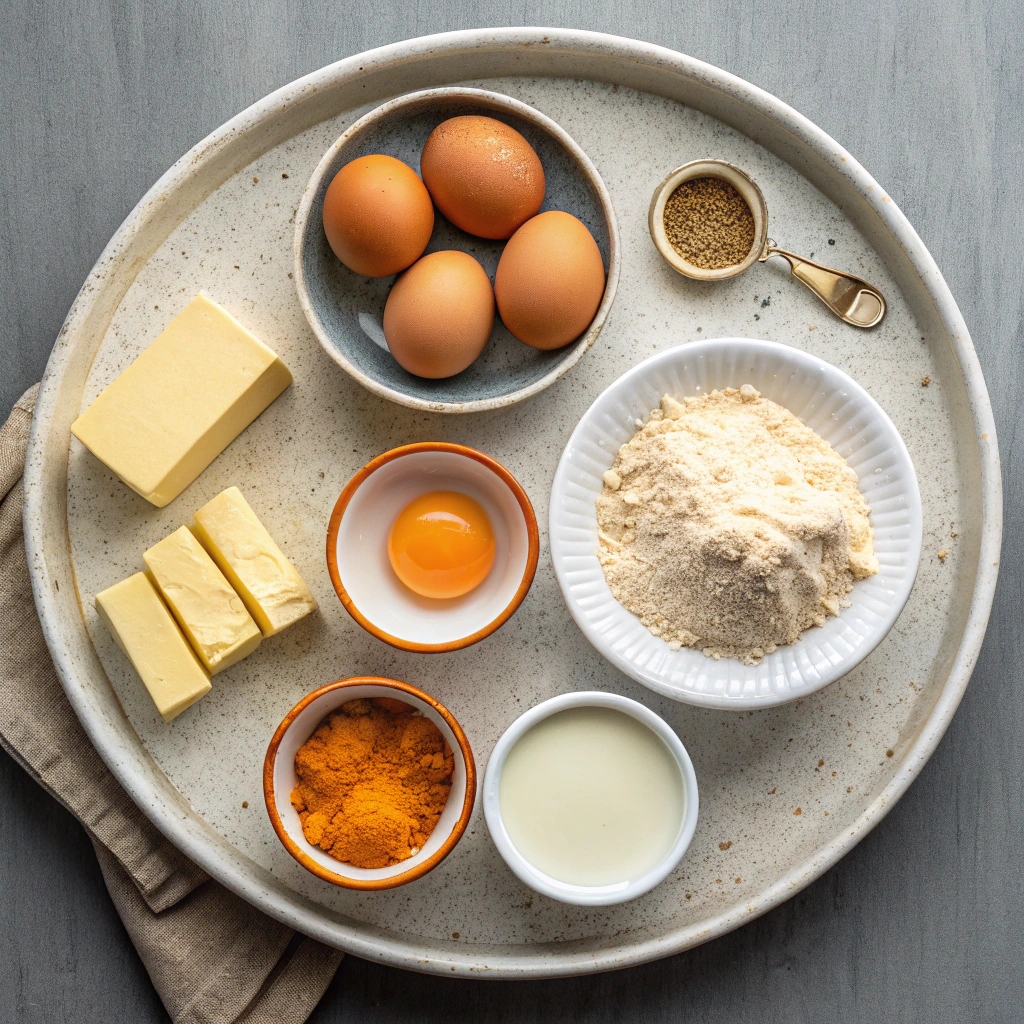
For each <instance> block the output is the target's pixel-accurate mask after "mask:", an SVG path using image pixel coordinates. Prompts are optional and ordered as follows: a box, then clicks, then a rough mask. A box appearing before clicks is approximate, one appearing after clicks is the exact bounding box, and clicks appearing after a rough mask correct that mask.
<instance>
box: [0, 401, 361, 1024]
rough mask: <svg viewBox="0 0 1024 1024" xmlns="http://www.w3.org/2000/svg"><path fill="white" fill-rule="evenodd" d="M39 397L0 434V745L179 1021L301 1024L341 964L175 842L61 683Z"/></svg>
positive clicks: (23, 404)
mask: <svg viewBox="0 0 1024 1024" xmlns="http://www.w3.org/2000/svg"><path fill="white" fill-rule="evenodd" d="M36 391H37V387H34V388H31V389H30V390H29V391H27V392H26V393H25V394H24V395H23V396H22V397H21V399H20V400H19V401H18V403H17V404H16V405H15V407H14V409H13V411H12V412H11V415H10V418H9V419H8V420H7V422H6V423H5V424H4V425H3V427H0V638H2V643H0V744H2V745H3V747H4V749H5V750H6V751H7V752H8V753H9V754H10V755H11V757H13V758H14V759H15V760H16V761H17V762H18V763H19V764H20V765H21V766H22V767H23V768H24V769H25V771H27V772H28V773H29V775H31V776H32V778H34V779H35V780H36V782H38V783H39V784H40V785H41V786H42V787H43V789H45V790H46V791H47V792H48V793H49V794H50V795H51V796H53V797H55V798H56V799H57V800H59V801H60V802H61V803H62V804H63V805H64V806H65V807H66V808H67V809H68V810H69V811H71V813H72V814H73V815H74V816H75V817H76V818H77V819H78V820H79V821H80V822H81V823H82V825H83V826H84V827H85V829H86V830H87V831H88V833H89V835H90V837H91V838H92V842H93V846H94V847H95V849H96V856H97V858H98V860H99V864H100V869H101V870H102V872H103V878H104V879H105V881H106V883H107V889H108V890H109V892H110V896H111V898H112V899H113V901H114V906H115V907H116V908H117V912H118V914H120V916H121V920H122V921H123V922H124V925H125V928H127V929H128V934H129V936H130V937H131V940H132V942H133V943H134V944H135V948H136V949H137V950H138V951H139V955H140V956H141V957H142V962H143V963H144V964H145V965H146V970H147V971H148V972H149V976H150V978H152V980H153V984H154V986H156V990H157V992H158V993H159V995H160V998H161V999H162V1000H163V1003H164V1006H166V1007H167V1012H168V1013H169V1014H170V1015H171V1018H172V1019H173V1020H174V1021H175V1024H235V1022H238V1024H302V1022H303V1021H305V1020H306V1018H307V1017H308V1016H309V1015H310V1013H311V1012H312V1011H313V1008H314V1007H315V1006H316V1004H317V1003H318V1002H319V1000H320V997H321V996H322V995H323V993H324V991H325V990H326V988H327V986H328V984H329V983H330V981H331V979H332V978H333V977H334V973H335V971H336V970H337V969H338V964H340V963H341V958H342V955H343V954H342V953H341V952H339V951H338V950H336V949H332V948H330V947H329V946H325V945H323V944H322V943H320V942H316V941H315V940H313V939H310V938H307V937H305V936H303V935H299V934H297V933H296V932H294V931H293V930H292V929H291V928H287V927H285V926H284V925H282V924H278V923H277V922H276V921H274V920H272V919H271V918H269V917H267V916H266V915H264V914H262V913H260V911H258V910H256V909H255V908H254V907H251V906H250V905H249V904H248V903H246V902H245V901H244V900H242V899H239V897H237V896H235V895H234V894H232V893H230V892H229V891H228V890H227V889H225V888H224V887H223V886H221V885H219V884H218V883H217V882H215V881H213V880H212V879H211V878H209V877H208V876H207V875H206V874H205V873H204V872H203V871H202V870H201V869H200V868H199V867H197V866H196V865H195V864H193V863H192V862H191V861H190V860H188V858H187V857H185V856H184V855H183V854H181V853H180V852H179V851H178V850H177V849H176V848H175V847H174V846H172V845H171V844H170V843H169V842H168V841H167V840H166V839H164V837H163V836H162V835H161V834H160V832H158V831H157V829H156V828H155V827H154V826H153V825H152V824H151V823H150V821H149V819H148V818H146V816H145V815H144V814H143V813H142V812H141V811H140V810H139V809H138V808H137V807H136V806H135V804H133V803H132V802H131V800H130V799H129V798H128V795H127V794H126V793H125V792H124V790H123V789H122V788H121V786H120V784H119V783H118V782H117V780H116V779H115V778H114V777H113V775H111V774H110V772H109V770H108V769H107V767H106V765H105V764H104V763H103V761H102V760H101V759H100V756H99V754H97V753H96V750H95V748H94V747H93V746H92V744H91V743H90V742H89V739H88V737H87V736H86V734H85V731H84V730H83V729H82V726H81V725H80V723H79V721H78V719H77V718H76V717H75V713H74V711H73V710H72V709H71V705H70V704H69V703H68V700H67V698H66V697H65V695H64V690H63V689H62V688H61V685H60V682H59V680H58V679H57V673H56V671H55V670H54V667H53V662H52V660H51V659H50V653H49V651H48V650H47V649H46V642H45V641H44V640H43V632H42V629H41V627H40V625H39V619H38V617H37V615H36V609H35V605H34V604H33V601H32V590H31V586H30V584H29V576H28V565H27V563H26V561H25V544H24V539H23V536H22V527H21V509H22V497H23V492H22V482H21V477H22V471H23V469H24V464H25V450H26V447H27V445H28V434H29V427H30V425H31V422H32V410H33V408H34V407H35V399H36Z"/></svg>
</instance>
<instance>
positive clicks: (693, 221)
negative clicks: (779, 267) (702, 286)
mask: <svg viewBox="0 0 1024 1024" xmlns="http://www.w3.org/2000/svg"><path fill="white" fill-rule="evenodd" d="M664 222H665V235H666V237H667V238H668V241H669V244H670V245H671V246H672V248H673V249H675V251H676V252H677V253H679V255H680V256H682V258H683V259H684V260H686V261H687V263H692V264H693V266H695V267H699V268H700V269H701V270H722V269H724V268H725V267H734V266H736V264H737V263H742V262H743V261H744V260H745V259H746V258H747V256H749V255H750V250H751V247H752V246H753V244H754V215H753V214H752V213H751V211H750V207H749V206H748V205H747V202H746V200H745V199H744V198H743V196H741V195H740V194H739V192H737V191H736V189H735V188H734V187H733V186H732V185H730V184H729V182H727V181H723V180H722V179H721V178H712V177H705V178H691V179H690V180H689V181H684V182H683V183H682V184H680V185H679V187H678V188H677V189H676V190H675V191H674V192H673V193H672V195H670V196H669V197H668V201H667V202H666V203H665V213H664Z"/></svg>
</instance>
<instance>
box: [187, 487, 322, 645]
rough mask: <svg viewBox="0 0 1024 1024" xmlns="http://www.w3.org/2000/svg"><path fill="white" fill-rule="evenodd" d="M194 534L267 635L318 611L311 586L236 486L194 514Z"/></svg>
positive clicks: (223, 492)
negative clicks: (310, 589) (305, 581)
mask: <svg viewBox="0 0 1024 1024" xmlns="http://www.w3.org/2000/svg"><path fill="white" fill-rule="evenodd" d="M192 530H193V532H194V533H195V535H196V536H197V537H198V538H199V540H200V541H201V542H202V544H203V546H204V547H205V548H206V550H207V551H209V553H210V554H211V555H212V556H213V559H214V561H215V562H216V563H217V565H219V566H220V568H221V570H222V572H223V573H224V575H225V576H226V577H227V578H228V580H229V581H230V583H231V585H232V586H233V587H234V588H235V590H236V591H238V594H239V596H240V597H241V598H242V600H243V601H244V602H245V607H246V608H248V609H249V614H250V615H252V617H253V618H254V619H255V620H256V622H257V623H258V624H259V627H260V629H261V630H262V631H263V635H264V636H273V635H274V634H275V633H280V632H281V630H282V629H286V628H287V627H288V626H290V625H292V623H294V622H298V620H299V619H301V618H302V617H303V616H305V615H308V614H309V613H310V612H312V611H314V610H315V609H316V601H314V600H313V595H312V594H311V593H310V591H309V587H307V586H306V584H305V583H304V582H303V579H302V577H301V576H300V575H299V574H298V572H297V571H296V569H295V566H293V565H292V563H291V562H289V561H288V559H287V558H285V556H284V553H283V552H282V551H281V549H280V548H279V547H278V546H277V544H275V543H274V539H273V537H271V536H270V534H269V533H267V531H266V528H265V527H264V526H263V524H262V523H261V522H260V521H259V519H257V518H256V513H255V512H253V510H252V509H251V508H250V507H249V504H248V502H247V501H246V500H245V498H243V497H242V493H241V491H239V489H238V488H237V487H229V488H228V489H227V490H226V491H222V492H221V493H220V494H218V495H217V497H216V498H214V499H213V500H212V501H210V502H207V504H205V505H204V506H203V507H202V508H201V509H200V510H199V511H198V512H197V513H196V514H195V521H194V523H193V524H192Z"/></svg>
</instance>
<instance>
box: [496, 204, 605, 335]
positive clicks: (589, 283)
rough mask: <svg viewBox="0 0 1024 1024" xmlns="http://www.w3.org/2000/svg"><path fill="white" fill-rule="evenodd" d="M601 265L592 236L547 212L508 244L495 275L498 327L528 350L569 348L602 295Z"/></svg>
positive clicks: (568, 219) (570, 220)
mask: <svg viewBox="0 0 1024 1024" xmlns="http://www.w3.org/2000/svg"><path fill="white" fill-rule="evenodd" d="M604 281H605V277H604V262H603V261H602V259H601V251H600V250H599V249H598V247H597V242H595V241H594V236H593V235H592V234H591V233H590V232H589V231H588V230H587V228H586V226H585V225H584V224H583V223H582V222H581V221H579V220H577V219H576V218H575V217H573V216H572V214H569V213H563V212H562V211H561V210H549V211H548V212H547V213H542V214H539V215H538V216H536V217H534V218H533V219H532V220H528V221H527V222H526V223H525V224H524V225H523V226H522V227H521V228H520V229H519V230H518V231H517V232H516V233H515V234H514V235H513V236H512V237H511V238H510V239H509V242H508V245H506V246H505V251H504V252H503V253H502V254H501V260H500V262H499V263H498V272H497V273H496V274H495V275H494V297H495V298H496V299H497V301H498V313H499V314H500V315H501V320H502V323H504V325H505V326H506V327H507V328H508V329H509V331H511V333H512V334H514V335H515V336H516V337H517V338H518V339H519V340H520V341H522V342H525V343H526V344H527V345H530V346H532V347H533V348H540V349H552V348H561V347H562V346H563V345H568V344H569V342H570V341H572V340H573V339H574V338H578V337H579V336H580V335H581V334H582V333H583V332H584V331H585V330H586V329H587V325H588V324H589V323H590V321H591V320H593V319H594V314H595V313H596V312H597V307H598V306H599V305H600V304H601V297H602V296H603V295H604Z"/></svg>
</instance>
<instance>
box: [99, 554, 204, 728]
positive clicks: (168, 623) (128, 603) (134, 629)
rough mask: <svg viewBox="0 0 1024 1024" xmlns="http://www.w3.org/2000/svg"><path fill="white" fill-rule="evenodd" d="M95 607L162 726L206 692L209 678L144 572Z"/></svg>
mask: <svg viewBox="0 0 1024 1024" xmlns="http://www.w3.org/2000/svg"><path fill="white" fill-rule="evenodd" d="M96 608H97V610H98V611H99V613H100V616H101V618H102V619H103V620H104V621H105V622H106V624H107V626H108V627H109V629H110V632H111V634H113V637H114V639H115V640H116V641H117V646H118V647H120V648H121V650H122V651H124V653H125V654H126V655H127V657H128V660H129V661H130V662H131V663H132V666H133V667H134V668H135V671H136V672H138V674H139V677H140V678H141V679H142V682H143V683H144V684H145V686H146V689H147V690H149V695H150V696H151V697H152V698H153V703H154V704H156V709H157V711H159V712H160V715H161V716H162V717H163V720H164V721H165V722H169V721H170V720H171V719H172V718H174V717H175V716H177V715H180V714H181V713H182V711H184V710H185V708H187V707H189V706H190V705H192V704H194V703H195V702H196V701H197V700H199V698H200V697H202V696H203V694H205V693H209V692H210V677H209V676H208V675H207V674H206V672H204V671H203V667H202V666H201V665H200V664H199V660H198V659H197V658H196V656H195V654H193V653H192V648H191V647H189V645H188V642H187V641H186V640H185V638H184V637H183V636H182V635H181V630H180V629H178V626H177V624H176V623H175V621H174V619H173V618H172V617H171V613H170V612H169V611H168V610H167V606H166V605H165V604H164V603H163V601H162V600H161V599H160V595H159V594H158V593H157V592H156V589H155V588H154V586H153V584H152V583H151V582H150V580H149V577H148V576H146V574H145V573H144V572H138V573H136V574H135V575H134V576H130V577H129V578H128V579H126V580H122V581H121V582H120V583H115V584H114V586H112V587H109V588H108V589H107V590H104V591H103V593H101V594H97V595H96Z"/></svg>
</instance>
